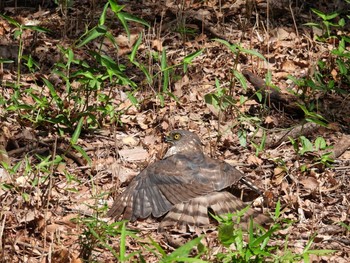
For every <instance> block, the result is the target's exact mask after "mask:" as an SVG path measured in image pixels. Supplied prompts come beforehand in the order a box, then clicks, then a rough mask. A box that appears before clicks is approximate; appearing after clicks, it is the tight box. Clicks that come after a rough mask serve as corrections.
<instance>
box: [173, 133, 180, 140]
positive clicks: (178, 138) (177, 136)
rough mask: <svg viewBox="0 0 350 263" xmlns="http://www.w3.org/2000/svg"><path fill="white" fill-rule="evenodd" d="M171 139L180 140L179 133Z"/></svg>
mask: <svg viewBox="0 0 350 263" xmlns="http://www.w3.org/2000/svg"><path fill="white" fill-rule="evenodd" d="M173 137H174V139H175V140H180V138H181V134H180V133H175V134H174V136H173Z"/></svg>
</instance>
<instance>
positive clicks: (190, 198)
mask: <svg viewBox="0 0 350 263" xmlns="http://www.w3.org/2000/svg"><path fill="white" fill-rule="evenodd" d="M165 141H166V142H168V143H170V144H171V146H170V148H169V149H168V151H167V152H166V154H165V156H164V158H163V159H162V160H159V161H157V162H155V163H153V164H151V165H149V166H148V167H147V168H146V169H144V170H143V171H142V172H141V173H140V174H138V175H137V176H136V177H135V178H134V179H133V180H132V181H131V182H130V184H129V185H128V187H127V188H126V189H125V191H124V192H123V193H121V194H120V195H119V196H118V197H117V199H116V200H115V201H114V204H113V205H112V207H111V209H110V210H109V211H108V213H107V216H108V217H114V218H119V217H120V216H121V215H123V218H124V219H128V220H130V221H135V220H137V219H144V218H147V217H149V216H151V215H152V216H153V217H155V218H158V217H162V216H163V215H165V214H166V216H165V217H164V218H163V220H162V221H161V223H160V226H159V229H160V230H163V229H165V228H169V227H172V228H176V229H179V230H185V229H186V230H188V229H190V230H191V229H192V230H193V229H194V228H196V227H200V226H205V225H209V224H210V220H209V216H208V211H210V212H213V213H215V214H217V215H221V214H227V213H234V212H235V211H237V210H241V209H243V208H245V207H246V205H245V204H244V203H243V202H242V201H241V200H240V199H239V198H237V197H236V196H234V195H232V194H231V193H230V192H228V191H225V189H226V188H228V187H230V186H232V185H237V183H238V182H239V181H240V180H241V179H242V178H243V177H244V175H243V174H242V173H241V172H240V171H238V170H237V169H235V168H234V167H232V166H231V165H229V164H228V163H226V162H224V161H221V160H216V159H212V158H210V157H208V156H206V155H205V154H204V153H203V150H202V143H201V141H200V139H199V137H198V136H197V135H196V134H195V133H192V132H190V131H186V130H174V131H172V132H171V133H170V135H169V136H167V137H166V138H165ZM208 209H210V210H208ZM250 217H253V218H254V221H256V222H258V223H260V224H261V223H264V222H265V221H267V217H266V216H264V215H263V214H260V213H259V212H257V211H255V210H254V209H252V208H249V209H248V210H247V212H246V215H245V217H244V218H243V221H244V219H245V221H246V222H247V221H248V219H249V218H250Z"/></svg>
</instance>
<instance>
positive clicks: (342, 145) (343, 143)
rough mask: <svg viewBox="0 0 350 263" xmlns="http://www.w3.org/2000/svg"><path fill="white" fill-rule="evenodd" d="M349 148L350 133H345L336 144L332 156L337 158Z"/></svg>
mask: <svg viewBox="0 0 350 263" xmlns="http://www.w3.org/2000/svg"><path fill="white" fill-rule="evenodd" d="M348 149H350V135H347V134H343V135H342V137H341V138H340V139H339V141H338V142H337V143H336V144H335V145H334V147H333V152H332V155H331V157H332V158H333V159H336V158H338V157H339V156H341V155H342V154H343V153H344V152H345V151H346V150H348Z"/></svg>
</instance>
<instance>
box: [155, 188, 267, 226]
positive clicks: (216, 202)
mask: <svg viewBox="0 0 350 263" xmlns="http://www.w3.org/2000/svg"><path fill="white" fill-rule="evenodd" d="M246 207H247V205H246V204H244V203H243V202H242V201H241V200H240V199H239V198H237V197H236V196H233V195H232V194H230V193H229V192H213V193H210V194H207V195H205V196H200V197H197V198H193V199H191V200H190V201H188V202H185V203H180V204H177V205H175V206H174V207H173V208H172V209H171V210H170V211H169V213H168V214H167V215H166V216H165V217H164V219H163V220H162V221H161V223H160V225H159V229H158V230H159V231H163V230H165V229H174V230H177V231H179V232H188V231H190V232H193V231H194V230H195V229H196V228H197V227H206V226H209V225H210V218H209V215H208V210H209V211H212V212H213V213H214V214H215V215H223V214H228V213H235V212H237V211H239V210H242V209H244V208H246ZM250 218H253V220H254V222H255V223H258V224H260V225H263V224H265V223H267V222H269V221H270V220H271V219H270V218H269V217H267V216H265V215H264V214H262V213H260V212H258V211H256V210H254V209H253V208H248V209H247V210H246V212H245V214H244V215H243V216H242V218H241V221H240V222H241V223H240V225H241V226H242V227H243V228H247V226H248V223H249V222H250Z"/></svg>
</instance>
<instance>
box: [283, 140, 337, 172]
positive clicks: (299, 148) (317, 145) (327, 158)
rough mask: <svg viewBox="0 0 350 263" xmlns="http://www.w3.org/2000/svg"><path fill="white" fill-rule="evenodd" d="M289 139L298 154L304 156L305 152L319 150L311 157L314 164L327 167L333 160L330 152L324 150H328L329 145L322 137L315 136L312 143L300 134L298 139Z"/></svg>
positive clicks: (303, 169) (304, 167)
mask: <svg viewBox="0 0 350 263" xmlns="http://www.w3.org/2000/svg"><path fill="white" fill-rule="evenodd" d="M289 140H290V142H291V143H292V145H293V148H294V151H295V152H296V153H297V155H298V156H304V155H305V154H307V153H314V152H315V153H318V152H321V153H320V154H319V155H317V156H316V157H314V158H313V161H314V163H315V164H318V163H320V164H322V165H324V166H326V167H328V166H330V165H331V164H332V163H333V161H334V160H333V159H332V152H326V150H329V149H330V148H331V147H330V146H327V144H326V141H325V140H324V138H322V137H317V138H316V140H315V142H314V143H312V142H311V141H310V140H309V139H307V138H306V137H305V136H300V137H299V138H298V140H294V139H293V138H291V137H289ZM301 168H302V171H305V169H306V166H305V165H304V166H302V167H301Z"/></svg>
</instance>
